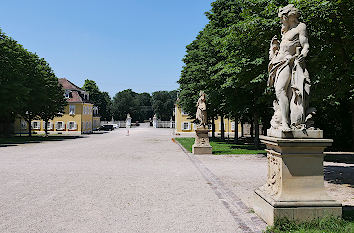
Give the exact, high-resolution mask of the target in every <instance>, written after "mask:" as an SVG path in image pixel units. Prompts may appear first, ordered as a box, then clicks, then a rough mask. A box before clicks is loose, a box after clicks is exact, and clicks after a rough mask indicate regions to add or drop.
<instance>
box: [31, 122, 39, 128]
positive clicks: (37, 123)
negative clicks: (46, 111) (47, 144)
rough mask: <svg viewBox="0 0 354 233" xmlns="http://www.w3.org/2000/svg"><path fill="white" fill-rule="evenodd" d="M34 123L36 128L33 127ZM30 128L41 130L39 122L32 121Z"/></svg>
mask: <svg viewBox="0 0 354 233" xmlns="http://www.w3.org/2000/svg"><path fill="white" fill-rule="evenodd" d="M35 123H36V125H37V127H34V124H35ZM31 128H32V129H41V122H40V121H32V122H31Z"/></svg>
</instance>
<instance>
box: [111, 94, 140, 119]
mask: <svg viewBox="0 0 354 233" xmlns="http://www.w3.org/2000/svg"><path fill="white" fill-rule="evenodd" d="M136 96H137V93H136V92H134V91H132V89H127V90H124V91H121V92H118V93H117V94H116V95H115V96H114V97H113V103H112V112H113V117H114V119H117V120H125V119H126V117H127V114H128V113H129V114H130V116H131V117H132V118H133V119H136V117H137V109H136V102H135V101H134V100H135V97H136Z"/></svg>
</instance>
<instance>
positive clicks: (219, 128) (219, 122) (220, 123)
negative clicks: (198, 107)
mask: <svg viewBox="0 0 354 233" xmlns="http://www.w3.org/2000/svg"><path fill="white" fill-rule="evenodd" d="M219 130H220V131H221V121H220V122H219ZM224 130H225V131H227V128H226V123H225V122H224Z"/></svg>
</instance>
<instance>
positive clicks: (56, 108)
mask: <svg viewBox="0 0 354 233" xmlns="http://www.w3.org/2000/svg"><path fill="white" fill-rule="evenodd" d="M42 64H43V71H44V72H43V74H44V75H45V87H46V88H45V92H46V96H47V98H46V100H45V102H43V103H42V107H41V111H40V112H39V116H40V118H41V119H42V120H43V121H44V122H45V129H44V130H45V135H46V136H47V135H48V123H49V120H52V119H53V118H54V117H56V116H59V115H60V113H61V112H63V110H64V107H65V106H66V105H67V101H66V99H65V98H64V92H63V89H62V86H61V85H60V84H59V82H58V79H57V77H56V76H55V74H54V72H53V70H52V69H51V68H50V67H49V65H48V63H46V62H45V61H44V60H42Z"/></svg>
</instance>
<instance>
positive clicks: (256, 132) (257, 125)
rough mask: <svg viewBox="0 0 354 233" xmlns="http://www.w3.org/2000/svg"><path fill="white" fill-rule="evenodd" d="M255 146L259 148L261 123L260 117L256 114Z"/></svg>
mask: <svg viewBox="0 0 354 233" xmlns="http://www.w3.org/2000/svg"><path fill="white" fill-rule="evenodd" d="M254 145H255V146H256V148H257V149H258V148H259V121H258V115H257V114H254Z"/></svg>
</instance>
